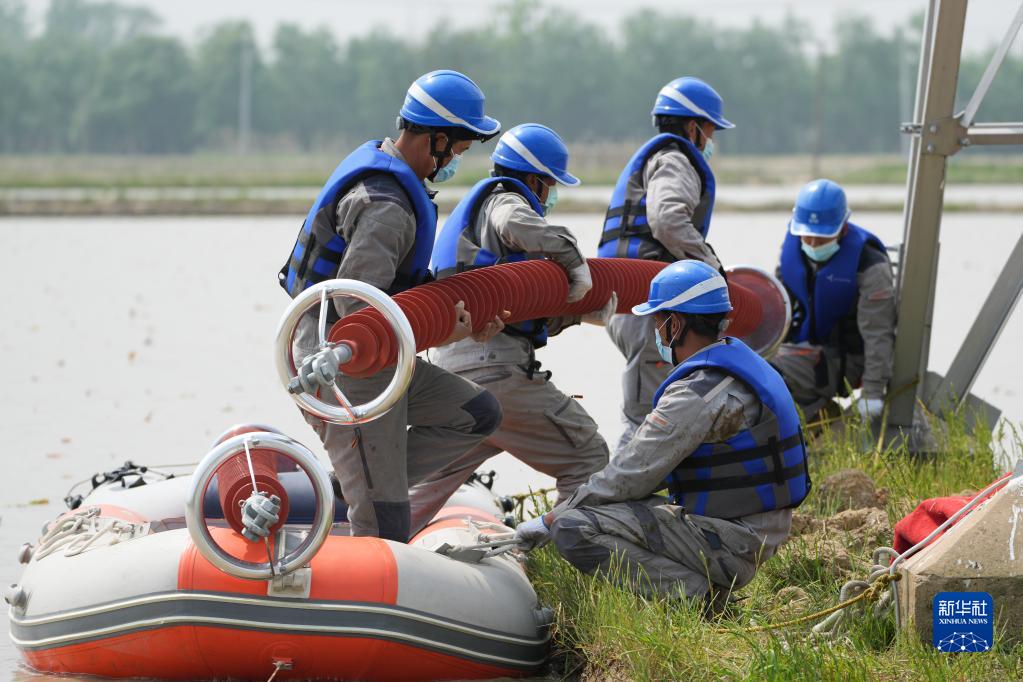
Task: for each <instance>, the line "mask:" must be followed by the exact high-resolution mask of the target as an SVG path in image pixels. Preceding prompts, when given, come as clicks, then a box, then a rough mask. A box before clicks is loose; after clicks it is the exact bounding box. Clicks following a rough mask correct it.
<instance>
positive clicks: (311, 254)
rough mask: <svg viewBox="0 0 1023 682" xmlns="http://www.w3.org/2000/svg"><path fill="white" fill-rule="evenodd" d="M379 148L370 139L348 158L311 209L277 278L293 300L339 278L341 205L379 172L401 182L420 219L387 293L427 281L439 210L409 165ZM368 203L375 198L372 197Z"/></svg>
mask: <svg viewBox="0 0 1023 682" xmlns="http://www.w3.org/2000/svg"><path fill="white" fill-rule="evenodd" d="M380 144H381V142H380V141H379V140H370V141H369V142H367V143H366V144H364V145H362V146H361V147H359V148H358V149H356V150H355V151H354V152H352V153H351V154H349V155H348V156H347V157H346V158H345V160H344V161H342V162H341V163H340V164H339V165H338V167H337V168H336V169H335V170H334V172H333V174H331V176H330V179H329V180H327V183H326V184H325V185H324V186H323V189H321V190H320V194H319V196H317V197H316V201H315V202H314V203H313V205H312V208H310V209H309V213H308V214H307V215H306V218H305V221H304V222H303V223H302V229H301V230H300V231H299V233H298V239H296V240H295V246H294V248H293V249H292V251H291V255H290V256H289V258H288V261H287V262H286V263H285V264H284V267H283V268H282V269H281V271H280V274H279V275H278V280H279V281H280V284H281V286H282V287H284V290H285V291H287V292H288V295H289V296H291V297H292V298H294V297H296V296H298V295H299V294H300V293H302V292H303V291H305V290H306V289H308V288H309V287H311V286H312V285H314V284H316V283H318V282H322V281H324V280H327V279H333V278H335V277H337V272H338V268H339V267H340V265H341V259H342V258H343V257H344V253H345V249H346V248H347V244H346V243H345V240H344V239H343V238H342V237H341V235H340V234H338V233H337V203H338V201H340V200H341V198H342V197H343V196H344V195H345V194H346V193H347V192H348V191H349V190H350V189H351V188H352V187H354V186H355V185H356V184H357V183H359V182H361V181H363V180H367V179H369V178H370V177H372V176H374V175H378V174H387V175H390V176H392V177H393V178H394V179H395V180H397V181H398V184H399V186H400V187H401V188H402V190H403V191H404V192H405V194H406V195H407V197H408V199H409V201H410V202H411V204H412V211H413V213H414V214H415V219H416V238H415V244H414V245H413V247H412V252H411V253H410V254H409V255H408V256H406V257H405V259H404V260H403V261H402V262H401V263H400V264H399V265H398V270H397V272H396V273H395V277H394V281H393V282H392V283H391V286H390V288H389V289H388V290H387V293H389V294H396V293H398V292H400V291H404V290H405V289H409V288H411V287H413V286H415V285H417V284H421V283H423V282H424V281H426V280H427V279H428V277H429V272H430V271H429V263H430V254H431V252H432V250H433V239H434V234H435V233H436V230H437V206H436V204H434V203H433V201H432V200H431V199H430V195H429V194H427V192H426V187H425V186H423V181H422V180H420V179H419V178H418V177H417V176H416V174H415V173H414V172H413V171H412V169H411V168H410V167H409V166H408V164H406V163H405V162H404V161H402V160H400V159H397V158H395V157H393V156H391V155H389V154H386V153H384V152H382V151H380ZM370 199H371V200H372V199H373V196H372V194H371V195H370Z"/></svg>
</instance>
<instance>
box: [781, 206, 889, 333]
mask: <svg viewBox="0 0 1023 682" xmlns="http://www.w3.org/2000/svg"><path fill="white" fill-rule="evenodd" d="M848 225H849V229H848V231H846V233H845V236H843V237H842V238H841V239H840V240H839V241H838V245H839V249H838V252H837V253H836V254H835V255H834V256H832V257H831V258H830V259H829V260H828V261H827V262H825V263H823V264H821V265H820V266H819V267H818V268H817V271H816V272H814V271H813V270H812V269H811V268H809V267H808V266H807V262H806V257H805V256H804V255H803V250H802V246H801V244H800V239H799V237H796V236H795V235H793V234H791V233H790V234H787V235H786V236H785V242H784V243H783V244H782V247H781V268H780V273H781V280H782V283H783V284H784V285H785V288H786V289H788V290H789V293H790V294H791V295H792V297H793V298H795V299H796V301H798V302H799V312H800V313H801V316H802V317H801V319H797V320H795V321H794V324H793V326H794V332H793V334H792V335H790V337H789V340H790V341H792V342H795V343H801V342H803V341H810V342H812V343H815V344H825V343H827V342H828V339H829V338H830V336H831V330H832V329H833V328H834V327H835V325H836V324H837V323H838V322H839V321H840V320H841V319H842V318H845V317H847V316H849V315H851V314H854V313H855V308H856V300H857V298H858V296H859V287H858V286H857V284H856V275H857V272H858V270H859V264H860V257H861V256H862V254H863V249H864V248H865V247H866V245H867V244H868V243H870V244H873V245H874V246H875V247H877V249H878V250H880V251H881V253H882V254H886V251H885V247H884V244H883V243H882V242H881V240H880V239H878V238H877V237H875V236H874V235H873V234H871V233H870V232H868V231H867V230H865V229H863V228H862V227H859V226H858V225H854V224H852V223H848ZM886 257H887V256H886ZM857 333H858V332H857ZM861 343H862V342H861Z"/></svg>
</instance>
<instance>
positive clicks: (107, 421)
mask: <svg viewBox="0 0 1023 682" xmlns="http://www.w3.org/2000/svg"><path fill="white" fill-rule="evenodd" d="M555 217H556V218H557V219H558V220H560V221H563V222H564V223H565V224H568V225H569V226H571V227H572V228H573V229H574V230H575V231H576V234H577V235H578V236H579V241H580V243H581V244H583V245H584V246H585V247H586V250H587V252H593V251H595V249H596V238H597V234H598V230H599V224H600V222H601V217H600V216H598V215H595V214H582V215H570V214H568V215H558V214H556V215H555ZM855 219H856V220H857V221H858V222H859V223H860V224H862V225H864V226H866V227H868V228H870V229H872V230H874V231H875V232H876V233H877V234H878V235H879V236H880V237H881V238H882V239H884V240H885V241H886V242H897V241H899V240H900V239H901V230H902V226H901V222H902V220H901V216H900V215H897V214H889V213H882V214H858V215H856V216H855ZM786 220H787V214H786V213H784V212H778V213H750V214H740V213H721V214H719V215H717V216H715V220H714V229H713V232H712V233H711V236H712V238H713V239H712V241H713V243H714V246H715V248H716V249H717V252H718V254H719V255H720V256H721V257H722V260H723V261H724V262H725V263H728V264H734V263H746V264H752V265H757V266H761V267H764V268H771V269H773V267H774V264H775V261H776V259H777V255H778V247H779V244H780V240H781V238H782V236H783V233H784V227H785V223H786ZM296 229H297V225H296V223H295V221H294V220H290V219H285V218H267V219H258V218H256V219H254V218H209V219H198V218H187V219H176V218H166V219H164V218H141V219H133V218H96V219H79V218H69V219H50V218H47V219H32V220H29V219H4V220H0V254H2V256H0V258H2V261H0V262H2V264H3V271H4V273H5V275H6V278H7V281H8V283H9V284H11V283H17V285H18V286H15V287H11V286H9V287H8V291H9V293H7V294H6V295H5V296H4V297H3V298H2V299H0V319H2V320H3V324H2V325H0V376H3V378H4V382H3V383H4V385H5V390H4V391H3V393H2V394H0V415H2V417H0V424H2V429H0V433H2V434H3V436H4V438H5V441H6V444H5V450H6V451H5V454H4V455H3V460H2V461H3V462H4V464H5V468H6V472H5V475H4V477H3V480H4V485H3V486H2V488H0V490H2V491H3V493H4V494H3V497H2V499H0V517H2V518H0V582H2V583H3V584H8V583H11V582H16V581H17V579H18V577H19V575H20V573H21V569H20V566H19V565H18V564H17V563H16V560H15V550H16V548H17V547H18V546H19V545H20V544H21V543H22V542H25V541H34V540H35V539H36V538H37V536H38V534H39V528H40V526H41V525H42V523H43V522H44V521H45V520H48V519H51V518H53V517H54V516H56V515H57V514H58V513H60V512H62V511H63V510H64V506H63V503H62V502H61V498H62V497H63V495H64V494H65V492H66V490H67V488H68V487H69V486H70V485H71V484H72V483H73V482H75V481H78V480H81V479H83V478H87V477H88V476H91V475H92V474H93V473H95V472H97V471H99V470H102V469H109V468H112V467H114V466H117V465H119V464H120V463H122V462H123V461H124V460H126V459H132V460H135V461H136V462H140V463H146V464H150V465H156V464H167V463H179V462H195V461H197V460H198V459H199V458H200V457H201V456H202V455H203V454H204V453H205V452H206V450H207V448H208V447H209V444H210V442H211V440H212V439H213V438H214V437H215V436H216V435H217V434H219V433H220V432H221V431H222V430H223V429H224V428H226V427H227V426H229V425H231V424H234V423H238V422H243V421H254V422H262V423H267V424H273V425H276V426H277V427H278V428H280V429H281V430H283V431H284V432H285V433H288V434H289V435H291V436H292V437H295V438H297V439H299V440H302V441H303V442H305V443H306V444H307V445H309V446H311V447H313V450H314V451H319V444H318V443H317V441H316V438H315V436H314V434H313V433H312V431H311V429H309V427H308V426H307V425H306V424H305V422H304V421H303V420H302V418H301V416H300V415H299V413H298V411H297V409H296V408H295V406H294V404H293V403H292V402H291V399H290V398H289V397H288V396H287V394H286V393H285V391H284V390H283V389H282V388H281V386H280V385H279V384H278V383H277V379H276V376H275V372H274V369H273V362H272V336H273V332H274V329H275V327H276V323H277V319H278V316H279V314H280V313H281V311H282V310H283V309H284V307H285V304H286V302H287V300H286V298H285V296H284V294H283V293H282V292H281V291H280V289H279V287H278V286H277V284H276V273H277V271H278V269H279V268H280V266H281V263H282V262H283V260H284V258H285V256H286V255H287V252H288V250H289V249H290V247H291V245H292V243H293V240H294V237H295V230H296ZM1021 229H1023V224H1021V222H1020V220H1019V218H1018V217H1017V216H1012V215H1007V214H951V215H948V216H947V217H946V219H945V224H944V229H943V237H942V248H941V262H940V274H939V280H938V289H937V294H936V297H937V298H936V301H937V303H936V308H935V319H934V330H933V335H932V343H933V348H932V350H931V367H932V369H935V370H937V371H942V372H943V371H944V370H945V369H947V367H948V365H949V363H950V362H951V360H952V357H953V356H954V354H955V352H956V350H957V349H958V346H959V343H960V342H961V340H962V339H963V337H964V336H965V335H966V332H967V329H968V328H969V325H970V323H972V321H973V317H974V314H975V312H976V310H977V308H978V307H979V305H980V304H981V302H982V301H983V299H984V297H985V295H986V293H987V290H988V288H989V287H990V285H991V284H992V283H993V282H994V280H995V277H996V276H997V274H998V271H999V269H1000V268H1001V266H1002V264H1003V262H1004V260H1005V258H1006V257H1007V255H1008V253H1009V251H1010V250H1011V248H1012V246H1013V245H1014V244H1015V241H1016V239H1017V238H1018V237H1019V235H1020V232H1021ZM1021 341H1023V319H1021V316H1019V315H1017V316H1016V318H1015V319H1013V320H1011V321H1010V322H1009V324H1008V325H1007V327H1006V329H1005V331H1004V332H1003V335H1002V338H1001V339H1000V341H999V343H998V345H997V347H996V348H995V349H994V350H993V351H992V353H991V355H990V357H989V359H988V362H987V366H986V367H985V370H984V372H983V373H982V374H981V376H980V378H979V379H978V381H977V384H976V386H975V388H974V391H975V392H976V393H977V394H978V395H980V396H981V397H983V398H985V399H987V400H988V401H990V402H993V403H995V404H996V405H998V406H1000V407H1001V408H1002V410H1003V412H1004V414H1005V415H1006V416H1007V417H1008V418H1009V419H1011V420H1013V421H1016V422H1019V421H1021V420H1023V397H1021V395H1020V388H1019V384H1020V382H1021V380H1023V369H1021V363H1020V361H1019V358H1018V356H1017V354H1018V352H1019V349H1020V348H1021V347H1023V344H1021V343H1020V342H1021ZM539 358H540V359H541V360H542V361H543V363H544V366H545V368H549V369H552V370H553V371H554V381H555V383H557V384H558V386H559V387H560V388H561V389H562V390H564V391H565V392H566V393H570V394H579V395H582V396H583V404H584V405H585V406H586V408H587V409H588V410H589V411H590V412H591V414H592V415H593V416H594V418H595V419H596V420H597V422H598V423H599V424H600V425H601V429H602V432H603V433H604V436H605V438H607V440H608V441H609V442H614V441H615V440H616V438H617V436H618V432H619V426H618V417H617V403H618V397H619V383H618V374H619V372H620V369H621V366H622V360H621V358H620V357H619V356H618V354H617V351H615V350H614V348H613V347H612V346H611V343H610V341H608V339H607V338H606V336H605V335H604V332H603V330H602V329H600V328H596V327H589V326H583V327H576V328H573V329H570V330H568V331H567V332H566V333H565V334H563V335H562V336H559V337H557V338H555V339H553V340H552V342H551V344H550V346H549V347H548V348H547V349H545V350H543V351H541V353H540V354H539ZM493 468H494V469H497V470H498V472H499V477H498V481H497V484H496V487H497V488H499V489H500V490H501V491H504V492H518V491H521V490H524V489H525V488H526V487H527V486H529V485H532V486H542V485H546V483H547V481H546V480H545V478H544V477H543V476H540V475H537V474H535V473H532V472H530V471H529V470H528V469H526V468H525V467H523V466H521V465H519V464H518V463H517V462H516V461H515V460H513V459H511V458H510V457H508V456H506V455H505V456H501V457H498V458H496V459H495V461H494V466H493ZM33 501H34V503H32V504H30V502H33ZM3 619H4V620H3V622H0V631H3V632H6V630H7V622H6V610H4V615H3ZM39 677H40V676H37V675H35V674H32V673H30V672H27V671H24V670H22V669H21V668H20V667H19V664H18V656H17V652H16V651H15V650H14V648H13V647H12V646H11V644H10V642H9V640H8V639H7V638H6V637H5V636H2V635H0V678H10V679H16V680H30V679H38V678H39Z"/></svg>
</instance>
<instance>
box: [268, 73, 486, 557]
mask: <svg viewBox="0 0 1023 682" xmlns="http://www.w3.org/2000/svg"><path fill="white" fill-rule="evenodd" d="M397 127H398V129H399V131H400V132H399V135H398V137H397V139H391V138H384V139H383V140H371V141H369V142H367V143H365V144H364V145H362V146H360V147H359V148H357V149H356V150H355V151H354V152H352V153H351V154H350V155H348V157H347V158H345V159H344V160H343V161H342V162H341V164H340V165H339V166H338V167H337V169H336V170H335V171H334V173H333V174H332V175H331V176H330V178H329V179H328V180H327V182H326V183H325V184H324V186H323V189H321V190H320V192H319V195H318V196H317V197H316V200H315V201H314V202H313V205H312V207H311V208H310V209H309V213H308V215H306V218H305V222H304V223H303V225H302V228H301V229H300V230H299V234H298V239H297V240H296V241H295V245H294V247H293V248H292V250H291V252H290V255H289V257H288V260H287V262H286V263H285V265H284V268H283V269H281V272H280V275H279V280H280V283H281V286H282V287H284V289H285V291H287V293H288V295H290V296H292V297H295V296H297V295H298V294H300V293H301V292H302V291H304V290H305V289H306V288H308V287H310V286H312V285H313V284H315V283H317V282H321V281H324V280H327V279H334V278H345V279H355V280H359V281H361V282H365V283H366V284H371V285H373V286H375V287H377V288H379V289H382V290H384V291H386V292H388V293H391V294H394V293H398V292H400V291H404V290H405V289H408V288H409V287H412V286H415V285H417V284H420V283H422V282H425V281H427V280H428V279H429V277H430V273H429V263H430V256H431V254H432V251H433V243H434V236H435V231H436V226H437V206H436V205H435V204H434V203H433V195H434V192H433V191H432V190H429V189H428V188H427V186H426V185H425V184H424V181H426V180H429V181H431V182H433V183H440V182H443V181H445V180H447V179H449V178H450V177H451V176H452V175H453V174H454V172H455V169H457V167H458V161H459V159H460V158H461V155H462V154H463V153H464V152H465V151H466V150H468V149H469V147H470V146H471V145H472V143H473V142H474V141H485V140H488V139H490V138H491V137H493V136H495V135H496V134H497V133H498V132H499V131H500V127H501V126H500V123H499V122H498V121H496V120H494V119H493V118H490V117H489V116H487V115H486V114H485V113H484V97H483V92H482V91H481V90H480V89H479V87H477V85H476V84H475V83H473V82H472V80H470V79H469V78H468V77H466V76H465V75H463V74H461V73H458V72H456V71H433V72H430V73H428V74H426V75H424V76H422V77H420V78H419V79H417V80H416V81H415V82H414V83H413V84H412V85H411V87H409V89H408V93H407V94H406V96H405V102H404V104H403V105H402V107H401V111H400V112H399V114H398V121H397ZM362 305H363V304H362V303H361V302H353V301H352V300H345V299H337V300H336V301H335V303H334V304H333V305H332V306H331V309H330V311H329V312H328V321H334V320H337V319H339V318H340V317H343V316H344V315H346V314H348V313H350V312H353V311H354V310H356V309H357V308H358V307H361V306H362ZM317 314H318V311H317V309H316V308H314V309H313V310H312V311H311V312H310V314H309V315H308V316H307V317H306V318H304V319H302V320H301V321H300V322H299V325H298V327H297V331H296V334H295V342H294V347H293V353H294V358H295V362H296V363H301V362H302V361H303V359H304V358H305V357H306V356H307V355H308V354H309V353H310V352H311V351H313V350H315V349H316V347H317ZM455 314H456V319H457V320H458V322H457V324H456V327H455V330H454V332H453V333H452V335H451V338H449V339H448V342H456V341H459V340H461V339H463V338H466V337H468V336H469V334H470V329H471V324H472V320H471V319H470V317H469V313H468V312H467V311H465V309H464V305H463V304H461V303H459V304H457V305H456V306H455ZM502 326H503V325H502V322H501V320H500V319H495V320H493V321H490V322H488V324H487V325H486V326H485V327H484V328H483V329H482V330H481V331H480V332H479V333H478V334H477V336H476V338H478V339H480V340H486V339H487V338H489V336H491V335H492V334H496V333H497V332H498V331H500V329H501V327H502ZM393 372H394V369H393V368H389V369H385V370H382V371H381V372H379V373H378V374H376V375H374V376H371V377H368V378H361V379H356V378H352V377H345V376H342V377H341V378H339V379H338V383H339V384H340V387H341V389H342V391H343V393H344V394H345V395H346V396H347V397H348V399H350V400H352V401H354V402H356V403H364V402H367V401H369V400H370V399H372V398H374V397H376V396H377V395H379V394H380V393H381V392H383V390H384V388H385V387H386V386H387V384H388V383H389V382H390V379H391V376H392V375H393ZM320 399H321V400H327V401H331V400H333V392H332V391H330V390H326V391H322V392H321V395H320ZM306 419H307V421H309V423H310V424H311V425H312V426H313V428H314V429H315V430H316V432H317V433H318V434H319V436H320V438H321V439H322V441H323V444H324V447H325V448H326V450H327V454H328V455H329V456H330V460H331V463H332V464H333V465H334V470H335V472H336V473H337V476H338V479H339V481H340V483H341V490H342V492H343V494H344V497H345V500H346V502H347V503H348V505H349V509H348V520H349V522H350V523H351V529H352V534H353V535H375V536H378V537H382V538H387V539H390V540H397V541H399V542H406V541H408V539H409V537H410V533H411V532H412V530H413V526H412V521H411V519H412V510H411V507H410V503H409V494H408V491H409V487H410V486H411V485H414V484H415V483H418V482H419V481H422V480H424V479H426V478H427V477H428V476H430V475H432V474H434V473H435V472H436V471H438V470H440V469H441V468H443V467H444V466H445V465H447V464H448V463H449V462H451V461H453V460H455V459H457V458H458V457H460V456H461V455H463V454H464V453H465V452H466V451H468V450H470V449H471V448H472V447H474V446H475V445H477V444H478V443H479V442H480V441H481V440H483V439H484V438H486V437H487V436H488V435H489V434H490V433H491V432H493V431H494V429H496V428H497V425H498V424H499V423H500V421H501V408H500V405H499V404H498V403H497V400H496V399H495V398H494V397H493V396H492V395H491V394H490V393H488V392H487V391H485V390H482V389H480V388H479V387H478V386H476V385H475V384H473V383H471V382H469V381H467V380H465V379H463V378H461V377H459V376H456V375H454V374H451V373H450V372H447V371H444V370H443V369H441V368H440V367H437V366H436V365H431V364H428V363H426V362H423V361H421V360H417V361H416V368H415V373H414V375H413V377H412V383H411V385H410V386H409V388H408V390H407V392H406V394H405V396H404V397H403V398H402V399H401V400H400V401H399V402H398V404H397V405H396V406H395V407H393V408H392V409H391V410H390V411H389V412H388V413H387V414H386V415H384V416H383V417H381V418H379V419H377V420H375V421H373V422H370V423H368V424H364V425H362V426H360V427H357V428H351V427H345V426H339V425H335V424H328V423H325V422H323V421H321V420H319V419H318V418H316V417H313V416H312V415H308V414H307V415H306Z"/></svg>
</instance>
